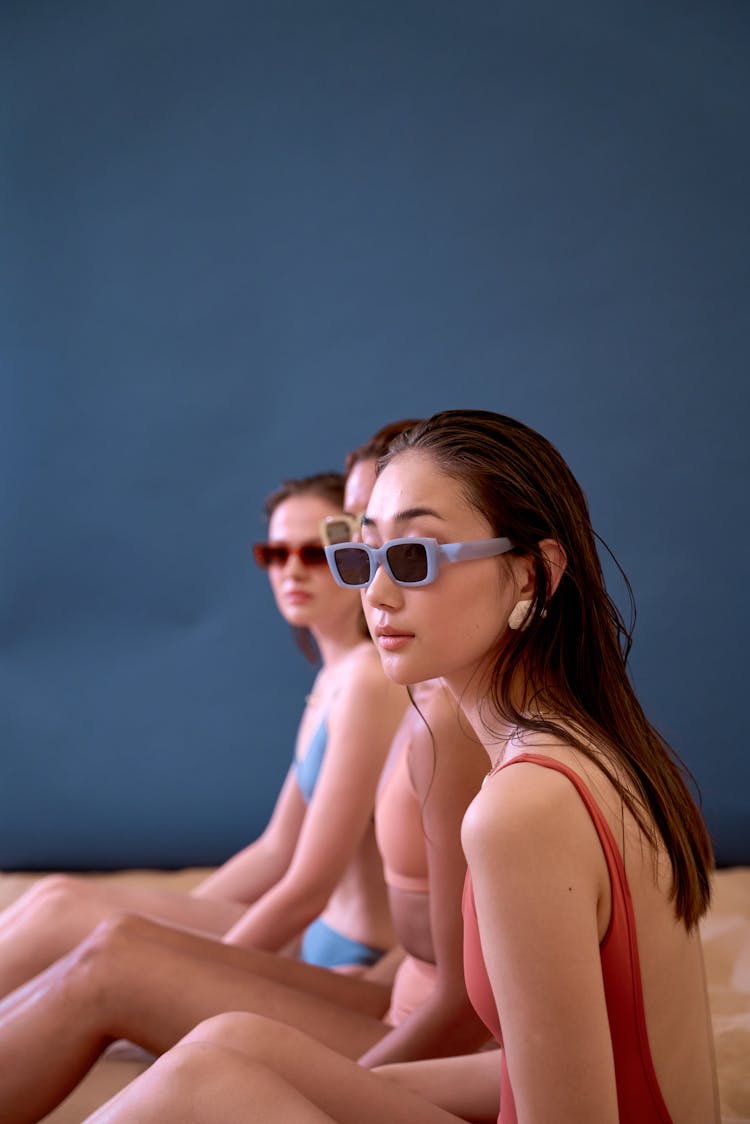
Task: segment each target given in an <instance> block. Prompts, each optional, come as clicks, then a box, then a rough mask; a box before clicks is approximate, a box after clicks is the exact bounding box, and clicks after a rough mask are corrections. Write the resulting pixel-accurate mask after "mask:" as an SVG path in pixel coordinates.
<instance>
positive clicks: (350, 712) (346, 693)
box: [0, 473, 408, 996]
mask: <svg viewBox="0 0 750 1124" xmlns="http://www.w3.org/2000/svg"><path fill="white" fill-rule="evenodd" d="M344 483H345V479H344V477H343V476H342V475H340V474H338V473H324V474H319V475H316V476H311V477H308V478H305V479H302V480H292V481H288V482H286V483H285V484H284V485H283V486H282V487H281V488H280V489H279V490H278V491H277V492H275V493H274V494H273V495H272V496H271V497H270V498H269V500H268V501H267V503H266V515H267V517H268V521H269V522H268V530H269V537H268V542H266V543H262V544H257V545H256V546H255V548H254V554H255V558H256V560H257V561H258V563H259V564H260V565H261V566H262V567H263V568H264V569H265V570H266V571H267V573H268V577H269V580H270V585H271V589H272V591H273V594H274V597H275V600H276V604H277V607H278V609H279V612H280V613H281V615H282V617H283V618H284V620H286V621H287V623H288V624H290V625H291V626H292V628H293V630H294V633H295V635H296V637H297V639H298V641H299V642H300V644H301V646H302V647H303V650H304V651H305V652H306V654H307V655H308V656H309V658H310V659H311V660H313V661H316V662H317V661H319V662H320V668H319V670H318V672H317V675H316V677H315V681H314V684H313V688H312V691H311V693H310V694H309V695H308V698H307V702H306V705H305V709H304V712H303V714H302V718H301V722H300V726H299V732H298V736H297V748H296V753H295V759H294V762H293V765H292V768H291V769H290V771H289V774H288V776H287V779H286V781H285V783H284V786H283V788H282V790H281V793H280V795H279V797H278V800H277V802H276V807H275V809H274V812H273V814H272V816H271V819H270V821H269V824H268V826H267V828H266V829H265V831H264V832H263V833H262V834H261V835H260V837H259V838H258V839H256V840H255V841H254V842H253V843H251V844H250V845H249V846H248V847H246V848H245V849H244V850H243V851H241V852H240V853H239V854H237V855H235V856H234V857H233V858H231V859H230V860H229V861H228V862H226V863H225V864H224V865H223V866H222V867H221V868H219V870H217V871H216V872H215V873H214V874H212V875H211V876H210V877H208V878H207V879H206V880H205V881H204V882H203V883H202V884H201V885H199V886H198V887H197V889H196V890H194V891H193V893H192V894H169V893H167V892H163V891H158V890H154V891H150V890H133V889H124V888H122V887H119V886H117V885H114V884H112V885H106V884H102V883H101V882H96V883H92V882H90V881H86V880H85V879H80V878H75V877H74V876H70V875H52V876H49V877H47V878H45V879H42V880H40V882H39V883H37V884H36V885H35V886H34V887H32V889H31V890H29V891H28V892H27V893H26V894H25V895H24V896H23V897H22V898H20V899H19V900H18V901H17V902H16V903H14V904H13V905H12V906H11V907H10V908H9V909H7V910H6V911H5V913H4V915H3V916H2V918H0V996H1V995H5V994H7V993H8V992H10V991H11V990H12V989H13V988H16V987H18V986H19V985H20V984H22V983H24V982H25V981H26V980H27V979H29V978H31V977H32V976H34V975H36V973H38V972H39V971H41V970H42V969H44V968H46V967H47V966H48V965H49V964H51V963H52V962H53V961H55V960H56V959H57V958H58V957H60V956H62V955H64V954H65V953H66V952H68V951H70V949H72V948H74V947H75V946H76V945H77V944H78V942H79V941H81V940H82V939H83V938H85V937H86V936H87V935H88V934H89V933H90V932H91V931H92V930H93V929H94V928H95V926H96V925H97V924H98V923H99V922H101V921H104V920H105V919H106V918H108V917H111V916H113V915H116V914H119V913H123V912H126V911H127V912H128V913H133V914H142V915H145V916H147V917H151V918H154V919H158V920H160V921H164V922H167V923H170V924H176V925H180V926H184V927H186V928H189V929H191V930H194V931H198V932H203V933H206V934H208V935H211V936H217V937H219V936H222V937H223V939H224V940H225V941H226V942H228V943H231V944H238V945H246V946H249V947H252V948H257V949H266V950H268V951H274V952H275V951H278V950H281V949H282V948H284V947H285V946H286V945H287V944H288V943H289V942H291V941H294V940H295V939H296V938H298V937H299V936H300V934H303V939H302V948H301V957H302V959H303V960H306V961H307V962H308V963H310V964H319V965H321V966H323V967H327V968H336V967H341V966H342V965H346V966H348V967H352V966H354V967H362V966H367V965H369V964H372V963H374V961H375V960H377V959H378V958H379V957H380V956H381V955H382V953H383V952H384V951H385V950H386V949H388V948H390V947H391V946H392V944H393V942H394V936H393V930H392V926H391V921H390V915H389V910H388V903H387V896H386V892H385V887H384V883H383V877H382V870H381V866H380V860H379V857H378V853H377V848H376V846H375V841H374V835H373V828H372V822H371V821H372V805H373V800H374V794H375V788H376V785H377V780H378V776H379V774H380V771H381V769H382V766H383V762H384V760H385V757H386V755H387V752H388V748H389V745H390V743H391V740H392V738H393V735H394V732H395V730H396V728H397V726H398V724H399V721H400V719H401V717H402V715H403V713H404V710H405V707H406V705H407V703H408V697H407V694H406V691H405V690H404V689H403V688H402V687H398V686H396V685H395V684H393V683H391V682H390V681H389V680H388V679H387V678H386V677H385V676H384V675H383V672H382V669H381V667H380V661H379V659H378V655H377V652H376V651H375V649H374V647H373V645H372V643H371V641H370V639H369V636H368V633H367V628H366V625H365V622H364V618H363V616H362V608H361V600H360V596H359V593H358V592H357V591H355V590H350V591H346V592H345V591H342V590H341V589H340V588H338V587H337V586H336V584H335V582H334V581H333V580H332V578H331V574H330V571H329V569H328V566H327V564H326V558H325V553H324V551H323V546H322V543H321V540H320V529H319V528H320V524H321V521H322V520H324V519H326V518H332V517H335V516H339V515H341V513H342V506H343V495H344Z"/></svg>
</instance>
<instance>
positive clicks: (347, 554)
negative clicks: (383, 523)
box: [325, 539, 513, 589]
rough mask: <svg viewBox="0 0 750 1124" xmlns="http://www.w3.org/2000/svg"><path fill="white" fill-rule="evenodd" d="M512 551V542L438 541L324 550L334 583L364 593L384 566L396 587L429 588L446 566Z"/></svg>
mask: <svg viewBox="0 0 750 1124" xmlns="http://www.w3.org/2000/svg"><path fill="white" fill-rule="evenodd" d="M512 549H513V543H512V542H511V541H510V539H477V540H476V541H474V542H449V543H443V544H441V543H438V541H437V539H391V540H390V541H389V542H386V543H383V545H382V546H379V547H374V546H367V544H366V543H361V542H342V543H335V544H334V545H333V546H327V547H326V548H325V552H326V558H327V560H328V565H329V567H330V570H331V573H332V574H333V578H334V581H335V582H336V583H337V584H338V585H340V586H343V587H344V589H365V588H366V587H367V586H368V585H370V583H371V582H372V580H373V578H374V577H375V572H376V570H377V568H378V566H382V567H383V569H384V570H385V572H386V574H387V575H388V577H389V578H390V579H391V581H394V582H395V583H396V585H408V586H412V585H429V584H430V582H434V581H435V578H436V577H437V576H438V570H439V569H440V566H441V565H442V564H443V562H468V561H471V560H473V559H475V558H494V557H495V556H496V555H498V554H505V553H506V552H507V551H509V550H512Z"/></svg>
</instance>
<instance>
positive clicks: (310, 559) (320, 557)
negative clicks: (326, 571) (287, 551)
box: [299, 546, 327, 566]
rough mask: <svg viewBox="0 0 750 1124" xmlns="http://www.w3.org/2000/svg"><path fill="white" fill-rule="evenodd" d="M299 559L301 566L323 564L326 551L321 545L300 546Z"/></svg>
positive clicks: (324, 563) (325, 561)
mask: <svg viewBox="0 0 750 1124" xmlns="http://www.w3.org/2000/svg"><path fill="white" fill-rule="evenodd" d="M299 560H300V562H301V563H302V565H303V566H325V565H326V564H327V559H326V552H325V550H324V549H323V547H322V546H301V547H300V549H299Z"/></svg>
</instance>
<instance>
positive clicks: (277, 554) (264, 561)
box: [253, 542, 289, 570]
mask: <svg viewBox="0 0 750 1124" xmlns="http://www.w3.org/2000/svg"><path fill="white" fill-rule="evenodd" d="M253 554H254V555H255V561H256V562H257V563H258V565H259V566H262V567H263V569H264V570H267V569H268V567H269V566H283V565H284V564H285V563H286V560H287V558H288V557H289V548H288V547H286V546H274V545H273V543H267V542H262V543H258V544H257V546H255V547H253Z"/></svg>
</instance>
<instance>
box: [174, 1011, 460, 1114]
mask: <svg viewBox="0 0 750 1124" xmlns="http://www.w3.org/2000/svg"><path fill="white" fill-rule="evenodd" d="M183 1044H184V1045H200V1044H208V1045H212V1046H220V1047H222V1048H223V1049H225V1050H227V1051H228V1052H231V1053H234V1054H236V1055H240V1056H242V1057H243V1058H244V1059H245V1060H246V1061H247V1062H249V1063H251V1064H253V1065H254V1066H255V1065H258V1064H260V1065H262V1066H263V1067H265V1068H266V1069H268V1070H270V1071H271V1072H272V1073H274V1074H276V1075H277V1076H278V1077H280V1078H282V1079H283V1080H284V1082H286V1084H287V1085H288V1086H290V1087H291V1088H292V1089H294V1090H296V1091H297V1092H298V1093H300V1094H301V1095H302V1096H303V1097H304V1098H305V1099H306V1101H307V1102H308V1103H310V1104H312V1105H315V1106H316V1107H317V1108H318V1109H319V1110H320V1111H321V1112H323V1113H325V1114H326V1115H327V1117H329V1118H330V1119H331V1120H333V1121H336V1122H338V1124H456V1122H457V1121H463V1120H464V1118H463V1117H461V1116H456V1115H454V1114H453V1113H452V1112H447V1111H445V1110H444V1109H442V1108H440V1107H438V1105H436V1104H434V1103H432V1102H430V1101H429V1100H427V1099H426V1098H425V1097H423V1096H421V1095H420V1094H418V1093H415V1092H413V1091H412V1090H410V1089H409V1088H407V1087H406V1086H405V1085H404V1084H403V1083H402V1082H400V1081H395V1080H392V1079H390V1078H388V1077H385V1076H382V1075H380V1074H377V1073H373V1072H372V1071H370V1070H367V1069H364V1068H363V1067H362V1066H360V1065H357V1063H356V1062H355V1061H353V1060H352V1059H350V1058H347V1057H344V1056H343V1055H342V1054H341V1053H339V1052H338V1051H336V1050H332V1049H330V1048H329V1047H327V1046H325V1045H323V1044H322V1043H321V1042H319V1041H317V1040H316V1039H314V1038H311V1037H309V1036H308V1035H306V1034H304V1033H301V1032H300V1031H298V1030H296V1029H295V1028H293V1027H290V1026H284V1025H282V1024H280V1023H276V1022H273V1021H272V1020H269V1019H265V1018H258V1017H256V1016H247V1015H242V1014H238V1013H232V1014H230V1015H224V1016H221V1017H220V1018H218V1019H211V1020H208V1021H207V1022H205V1023H203V1024H201V1025H200V1026H197V1027H196V1028H195V1029H194V1030H192V1031H191V1032H190V1034H189V1035H188V1036H187V1037H186V1038H185V1039H184V1040H183ZM238 1069H239V1063H238ZM266 1119H267V1120H269V1121H276V1120H278V1121H284V1122H286V1121H287V1120H289V1119H293V1117H292V1118H290V1117H288V1116H287V1117H285V1116H283V1114H282V1115H279V1116H267V1117H266Z"/></svg>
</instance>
